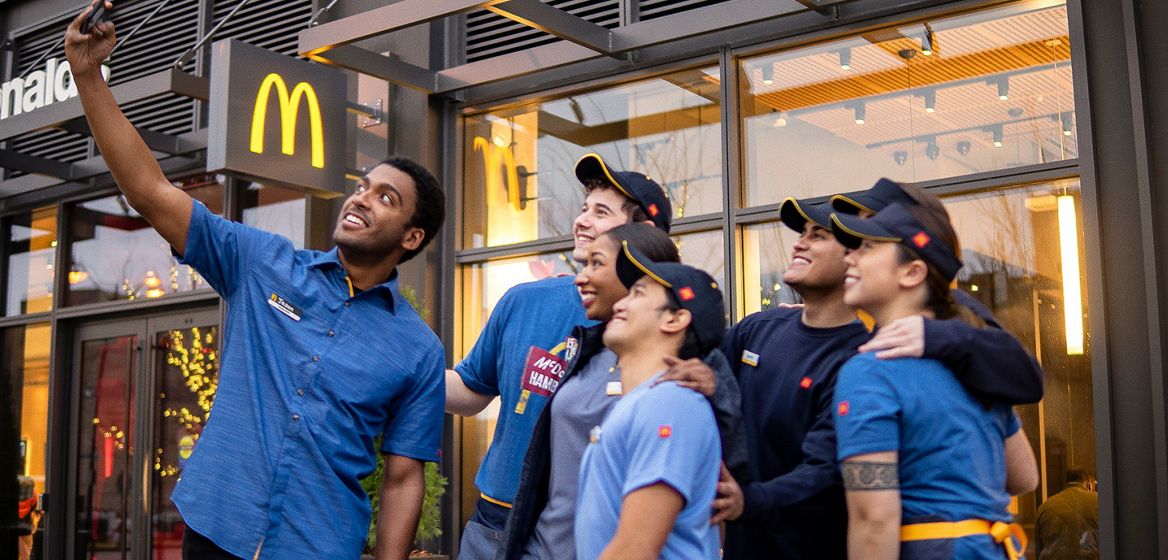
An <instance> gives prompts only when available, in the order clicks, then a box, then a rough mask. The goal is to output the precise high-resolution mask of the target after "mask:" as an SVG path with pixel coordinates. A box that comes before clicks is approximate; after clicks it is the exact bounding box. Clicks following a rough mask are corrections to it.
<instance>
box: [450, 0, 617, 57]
mask: <svg viewBox="0 0 1168 560" xmlns="http://www.w3.org/2000/svg"><path fill="white" fill-rule="evenodd" d="M543 1H544V2H546V3H547V4H550V5H552V6H555V7H557V8H559V9H561V10H564V11H565V12H568V13H570V14H572V15H575V16H579V17H581V18H584V19H586V20H588V21H590V22H592V23H595V24H597V25H599V26H601V27H605V28H608V29H614V28H616V27H617V26H618V25H620V0H543ZM558 40H559V39H558V38H556V37H554V36H552V35H548V34H547V33H544V32H542V31H539V30H537V29H533V28H531V27H528V26H526V25H523V24H522V23H518V22H514V21H511V20H509V19H507V18H505V17H503V16H501V15H498V14H496V13H494V12H490V11H487V10H480V11H475V12H471V13H469V14H467V16H466V61H467V62H474V61H476V60H482V59H484V58H490V57H493V56H499V55H501V54H507V53H512V52H518V51H521V50H525V49H530V48H532V47H537V46H539V45H546V44H548V43H554V42H556V41H558Z"/></svg>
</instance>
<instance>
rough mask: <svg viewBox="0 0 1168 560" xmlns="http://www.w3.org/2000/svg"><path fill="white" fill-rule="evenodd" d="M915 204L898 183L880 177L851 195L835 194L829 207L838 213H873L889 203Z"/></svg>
mask: <svg viewBox="0 0 1168 560" xmlns="http://www.w3.org/2000/svg"><path fill="white" fill-rule="evenodd" d="M898 202H899V203H901V204H909V205H915V204H916V201H915V200H913V199H912V197H911V196H909V195H908V193H906V192H904V189H903V188H901V187H900V183H897V182H896V181H893V180H891V179H880V180H879V181H876V184H875V185H872V188H870V189H868V190H866V191H864V192H861V193H857V194H853V195H846V194H837V195H835V196H833V197H831V207H832V208H833V209H834V210H835V211H836V212H838V213H840V214H859V213H860V212H861V211H863V212H867V213H869V214H875V213H877V212H879V211H881V210H883V209H884V207H886V206H888V205H889V204H896V203H898Z"/></svg>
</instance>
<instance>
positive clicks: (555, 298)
mask: <svg viewBox="0 0 1168 560" xmlns="http://www.w3.org/2000/svg"><path fill="white" fill-rule="evenodd" d="M573 280H574V278H573V277H571V276H561V277H556V278H545V279H543V280H537V281H535V282H529V283H526V284H520V285H518V286H515V287H513V288H511V289H510V290H507V293H505V294H503V297H502V299H500V300H499V304H498V305H496V306H495V310H494V311H493V312H492V313H491V318H490V319H489V320H487V325H486V327H484V328H483V331H482V332H481V333H480V334H479V339H478V341H477V342H475V345H474V348H472V349H471V351H470V354H468V355H467V357H466V359H464V360H463V361H462V362H460V363H459V364H458V365H456V366H454V369H455V371H457V372H458V374H459V375H461V376H462V381H463V382H464V383H466V386H467V387H469V388H470V389H471V390H472V391H474V392H476V393H480V394H483V395H498V396H499V400H500V408H499V419H498V422H497V423H496V425H495V435H494V439H492V440H491V447H490V448H489V449H487V455H486V457H484V458H483V463H482V465H480V466H479V472H478V475H477V476H475V485H476V486H478V489H479V492H482V493H483V495H485V496H486V497H487V498H489V499H490V500H491V501H494V502H497V503H500V504H502V505H505V506H508V507H510V505H511V502H512V500H514V499H515V492H516V491H517V490H518V488H519V473H520V470H521V469H522V468H523V456H524V455H525V454H526V453H527V445H528V443H529V442H530V440H531V431H532V430H533V429H534V427H535V423H536V422H537V421H538V420H539V415H540V412H541V411H543V407H544V405H545V404H547V401H548V398H549V397H551V395H552V393H554V392H555V390H556V388H557V387H558V386H559V383H560V380H561V378H562V377H563V375H564V372H565V370H566V369H567V366H568V361H569V360H571V358H572V356H573V355H575V353H576V351H577V350H578V343H577V341H576V340H575V339H573V338H572V337H571V334H572V327H574V326H576V325H580V324H589V325H590V324H592V322H591V321H588V319H587V318H586V317H585V316H584V307H583V305H582V304H581V302H580V293H579V292H578V291H576V286H575V284H573ZM498 529H502V527H499V528H498Z"/></svg>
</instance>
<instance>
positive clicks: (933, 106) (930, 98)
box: [922, 89, 937, 113]
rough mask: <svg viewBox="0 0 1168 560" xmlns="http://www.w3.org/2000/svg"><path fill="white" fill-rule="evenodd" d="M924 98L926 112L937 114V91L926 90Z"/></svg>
mask: <svg viewBox="0 0 1168 560" xmlns="http://www.w3.org/2000/svg"><path fill="white" fill-rule="evenodd" d="M922 97H924V98H925V112H926V113H933V112H935V111H936V110H937V90H935V89H930V90H925V93H924V95H923V96H922Z"/></svg>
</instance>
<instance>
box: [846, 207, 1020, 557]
mask: <svg viewBox="0 0 1168 560" xmlns="http://www.w3.org/2000/svg"><path fill="white" fill-rule="evenodd" d="M921 194H922V195H923V196H926V197H928V196H929V195H927V194H924V193H923V191H922V192H921ZM832 222H833V233H834V234H835V236H836V238H837V239H839V241H840V243H842V244H843V245H844V246H845V247H848V248H849V249H851V253H850V254H849V255H848V257H847V258H846V263H847V265H848V272H847V276H846V279H845V295H844V301H846V302H847V303H848V305H851V306H853V307H855V308H859V309H863V310H864V311H867V312H868V313H870V314H871V315H872V316H873V317H874V318H875V319H876V323H877V325H882V324H888V323H889V322H892V321H895V320H897V319H901V318H904V317H909V316H913V315H920V316H924V317H927V318H937V319H948V318H951V317H960V316H962V315H963V313H962V311H963V310H961V309H960V308H959V307H958V306H957V305H956V304H955V303H954V301H953V297H952V294H951V291H950V285H951V282H952V280H953V278H954V277H955V276H956V274H957V271H958V270H959V269H960V268H961V260H960V258H959V257H958V251H957V247H958V244H957V235H956V233H954V231H953V227H952V225H951V224H950V222H949V216H948V214H947V213H946V212H945V210H944V207H942V206H941V205H940V204H939V202H938V203H937V204H928V205H904V204H892V205H890V206H888V207H886V208H884V209H882V210H881V211H880V212H878V213H877V214H876V215H875V216H874V217H872V218H869V219H866V220H864V219H860V218H858V217H855V216H849V215H840V214H833V215H832ZM835 420H836V433H837V436H838V439H839V441H838V451H837V454H838V457H839V459H840V461H841V465H842V466H841V471H842V474H843V481H844V488H845V491H846V495H847V503H848V517H849V526H848V552H849V556H850V557H851V558H864V559H873V560H881V559H894V558H898V557H899V558H904V559H909V558H912V559H936V558H958V559H997V560H1000V559H1002V558H1009V559H1010V560H1014V559H1016V558H1018V557H1019V556H1020V554H1021V552H1022V551H1024V550H1025V537H1024V534H1023V533H1022V532H1021V530H1020V528H1019V527H1018V526H1017V525H1011V524H1010V520H1011V517H1010V514H1009V513H1008V511H1007V507H1008V505H1009V502H1010V495H1011V494H1015V495H1016V494H1020V493H1024V492H1029V491H1031V490H1033V489H1034V488H1035V486H1037V483H1038V472H1037V468H1036V467H1035V463H1034V455H1033V452H1032V451H1031V449H1030V443H1029V442H1028V441H1027V439H1026V435H1025V434H1024V433H1023V432H1022V431H1021V430H1020V429H1019V428H1020V426H1019V422H1018V418H1017V416H1016V415H1015V414H1014V413H1013V411H1012V410H1011V409H1010V408H1009V407H1008V406H1006V405H1003V404H986V403H983V402H982V401H980V400H979V399H978V398H977V397H975V396H974V395H972V394H971V393H970V392H968V391H967V390H966V389H964V388H963V387H962V385H961V384H960V383H959V382H958V381H957V380H956V379H955V378H954V376H953V375H952V374H951V372H949V370H947V369H946V368H945V366H943V365H942V364H941V363H940V362H937V361H934V360H928V359H919V358H907V359H898V360H878V359H876V357H875V355H874V353H873V352H866V353H862V354H859V355H857V356H855V357H853V358H852V359H851V360H849V361H848V362H847V363H846V364H845V365H844V367H843V369H842V370H841V371H840V375H839V381H838V384H837V386H836V394H835Z"/></svg>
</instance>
